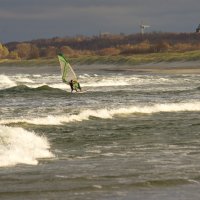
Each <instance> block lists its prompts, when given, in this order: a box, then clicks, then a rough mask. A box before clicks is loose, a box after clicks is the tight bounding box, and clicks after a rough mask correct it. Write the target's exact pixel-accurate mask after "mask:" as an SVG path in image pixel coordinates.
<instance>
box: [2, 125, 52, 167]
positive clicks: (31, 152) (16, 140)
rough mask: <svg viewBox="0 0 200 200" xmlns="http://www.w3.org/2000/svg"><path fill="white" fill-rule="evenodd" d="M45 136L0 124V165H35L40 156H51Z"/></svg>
mask: <svg viewBox="0 0 200 200" xmlns="http://www.w3.org/2000/svg"><path fill="white" fill-rule="evenodd" d="M49 148H50V146H49V143H48V141H47V139H46V138H45V137H41V136H38V135H36V134H35V133H33V132H29V131H26V130H24V129H22V128H16V127H7V126H2V125H0V167H5V166H14V165H16V164H19V163H21V164H30V165H37V164H38V159H40V158H51V157H53V154H52V153H51V152H50V151H49Z"/></svg>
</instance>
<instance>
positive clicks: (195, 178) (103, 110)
mask: <svg viewBox="0 0 200 200" xmlns="http://www.w3.org/2000/svg"><path fill="white" fill-rule="evenodd" d="M107 67H108V68H109V66H107ZM47 69H48V70H47ZM78 74H79V80H80V83H81V86H82V87H83V89H84V90H86V92H85V93H80V94H70V93H69V92H66V91H69V90H70V89H69V87H68V86H66V85H65V84H63V83H61V77H60V72H59V69H52V68H50V67H49V68H48V67H44V68H42V67H40V68H37V67H36V68H35V69H30V70H29V69H26V70H21V68H20V70H19V68H17V67H12V70H8V71H5V72H4V73H2V74H1V75H0V116H1V118H0V198H1V199H5V200H6V199H13V200H14V199H34V200H35V199H41V200H43V199H56V200H57V199H134V200H135V199H138V200H139V199H148V200H149V199H150V200H156V199H161V198H162V199H166V200H169V199H180V200H187V199H199V198H200V194H199V186H200V185H199V183H200V173H199V172H200V94H199V92H200V75H196V74H189V75H186V74H174V75H173V74H168V75H167V74H165V75H164V74H160V75H159V74H147V73H142V74H135V73H133V72H130V71H129V72H123V71H121V72H120V73H119V71H112V72H108V71H106V70H99V69H98V67H97V66H93V69H92V70H87V71H84V68H83V69H82V70H80V71H79V72H78Z"/></svg>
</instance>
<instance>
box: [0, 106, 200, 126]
mask: <svg viewBox="0 0 200 200" xmlns="http://www.w3.org/2000/svg"><path fill="white" fill-rule="evenodd" d="M182 111H188V112H192V111H200V102H193V103H168V104H154V105H147V106H130V107H122V108H116V109H107V108H105V109H99V110H90V109H88V110H83V111H81V112H80V113H79V114H74V115H59V116H52V115H50V116H47V117H41V118H32V119H23V118H22V119H7V120H0V124H10V123H20V122H25V123H30V124H40V125H62V124H63V123H69V122H77V121H83V120H89V118H90V117H97V118H102V119H111V118H113V117H114V116H115V115H129V114H134V113H142V114H153V113H158V112H182Z"/></svg>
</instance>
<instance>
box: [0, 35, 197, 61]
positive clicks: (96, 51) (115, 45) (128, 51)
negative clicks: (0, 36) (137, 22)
mask: <svg viewBox="0 0 200 200" xmlns="http://www.w3.org/2000/svg"><path fill="white" fill-rule="evenodd" d="M193 50H200V34H199V33H157V32H155V33H146V34H143V35H141V34H132V35H124V34H120V35H112V34H101V35H99V36H92V37H86V36H76V37H64V38H60V37H54V38H51V39H38V40H32V41H27V42H11V43H7V44H4V45H0V58H1V59H3V58H9V59H37V58H54V57H55V56H56V55H57V54H58V53H60V52H62V53H64V54H65V55H67V56H68V57H79V56H84V55H87V56H93V55H98V56H105V55H108V56H116V55H124V56H126V55H134V54H146V53H160V52H185V51H193Z"/></svg>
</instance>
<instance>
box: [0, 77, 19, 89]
mask: <svg viewBox="0 0 200 200" xmlns="http://www.w3.org/2000/svg"><path fill="white" fill-rule="evenodd" d="M16 85H17V84H16V83H15V82H14V81H12V80H11V79H10V78H9V77H8V76H6V75H0V89H4V88H9V87H14V86H16Z"/></svg>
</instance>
